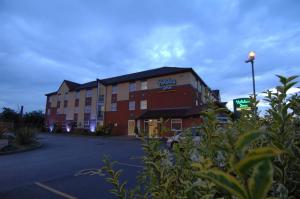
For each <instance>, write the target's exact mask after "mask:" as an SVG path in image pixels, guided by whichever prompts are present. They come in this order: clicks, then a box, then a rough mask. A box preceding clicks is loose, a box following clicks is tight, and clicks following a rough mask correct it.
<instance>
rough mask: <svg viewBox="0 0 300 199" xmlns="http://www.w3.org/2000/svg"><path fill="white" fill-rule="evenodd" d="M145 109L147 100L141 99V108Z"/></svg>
mask: <svg viewBox="0 0 300 199" xmlns="http://www.w3.org/2000/svg"><path fill="white" fill-rule="evenodd" d="M145 109H147V100H142V101H141V110H145Z"/></svg>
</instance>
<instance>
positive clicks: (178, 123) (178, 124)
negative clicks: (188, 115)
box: [171, 119, 182, 131]
mask: <svg viewBox="0 0 300 199" xmlns="http://www.w3.org/2000/svg"><path fill="white" fill-rule="evenodd" d="M181 130H182V119H172V120H171V131H181Z"/></svg>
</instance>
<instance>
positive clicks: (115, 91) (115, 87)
mask: <svg viewBox="0 0 300 199" xmlns="http://www.w3.org/2000/svg"><path fill="white" fill-rule="evenodd" d="M117 89H118V87H117V85H113V86H112V91H111V93H112V94H117Z"/></svg>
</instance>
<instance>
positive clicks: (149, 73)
mask: <svg viewBox="0 0 300 199" xmlns="http://www.w3.org/2000/svg"><path fill="white" fill-rule="evenodd" d="M183 72H191V73H193V74H194V75H195V76H196V77H197V78H198V79H199V80H200V81H201V82H202V83H204V84H205V82H204V81H203V80H202V79H201V78H200V77H199V76H198V75H197V74H196V72H195V71H194V70H193V69H192V68H179V67H167V66H164V67H160V68H155V69H151V70H145V71H141V72H137V73H130V74H127V75H121V76H117V77H112V78H106V79H102V80H100V81H101V82H102V83H103V84H106V85H109V84H118V83H122V82H129V81H135V80H143V79H147V78H151V77H158V76H163V75H170V74H176V73H183ZM205 85H206V84H205ZM206 86H207V85H206Z"/></svg>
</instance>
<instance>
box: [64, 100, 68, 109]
mask: <svg viewBox="0 0 300 199" xmlns="http://www.w3.org/2000/svg"><path fill="white" fill-rule="evenodd" d="M67 106H68V100H65V101H64V107H65V108H66V107H67Z"/></svg>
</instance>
